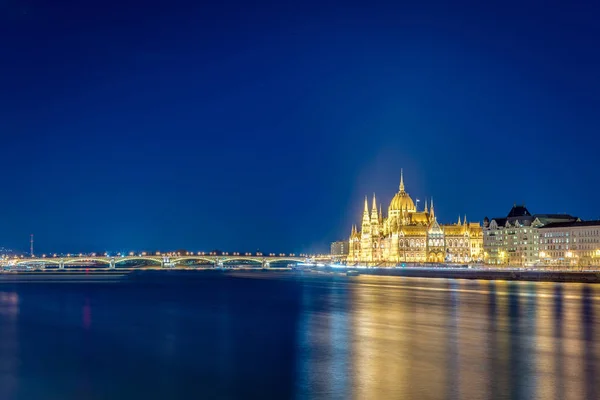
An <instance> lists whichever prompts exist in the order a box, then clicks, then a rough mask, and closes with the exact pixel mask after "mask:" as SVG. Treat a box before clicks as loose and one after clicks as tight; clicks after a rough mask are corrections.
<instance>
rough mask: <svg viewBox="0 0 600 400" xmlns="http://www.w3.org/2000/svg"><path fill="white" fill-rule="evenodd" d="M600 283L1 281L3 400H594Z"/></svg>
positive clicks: (232, 276)
mask: <svg viewBox="0 0 600 400" xmlns="http://www.w3.org/2000/svg"><path fill="white" fill-rule="evenodd" d="M599 321H600V286H599V285H585V284H558V283H534V282H526V283H521V282H503V281H462V280H445V279H417V278H401V277H374V276H360V277H351V278H348V277H343V276H338V277H331V276H317V275H297V274H291V273H289V274H282V273H262V272H252V273H249V272H246V273H241V272H240V273H229V274H213V273H207V272H199V273H191V274H190V273H185V274H177V273H173V272H171V273H160V274H143V273H142V274H140V275H138V276H137V277H136V278H132V279H125V280H119V279H117V278H115V279H110V280H108V281H103V282H88V281H84V282H60V281H58V282H57V281H53V282H48V281H44V280H40V281H36V282H23V283H19V282H15V281H12V282H11V281H5V280H0V399H27V400H29V399H60V400H68V399H77V400H81V399H115V400H116V399H133V398H143V399H155V398H156V399H165V398H167V399H190V398H206V399H210V398H231V399H234V398H261V399H266V398H269V399H271V398H272V399H305V398H327V399H350V398H356V399H384V398H385V399H388V398H389V399H391V398H405V399H509V398H510V399H544V400H546V399H595V398H599V396H600V390H599V388H598V387H597V386H600V385H598V378H600V345H598V341H599V340H600V333H599V332H600V322H599Z"/></svg>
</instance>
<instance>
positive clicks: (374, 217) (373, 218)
mask: <svg viewBox="0 0 600 400" xmlns="http://www.w3.org/2000/svg"><path fill="white" fill-rule="evenodd" d="M371 221H373V222H378V221H379V215H377V199H376V198H375V193H373V207H371Z"/></svg>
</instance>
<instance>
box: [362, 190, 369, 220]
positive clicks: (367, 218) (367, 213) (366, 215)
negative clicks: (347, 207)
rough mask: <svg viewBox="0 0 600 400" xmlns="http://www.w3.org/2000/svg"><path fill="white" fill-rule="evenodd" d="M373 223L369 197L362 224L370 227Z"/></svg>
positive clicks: (366, 201)
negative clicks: (370, 215) (370, 217)
mask: <svg viewBox="0 0 600 400" xmlns="http://www.w3.org/2000/svg"><path fill="white" fill-rule="evenodd" d="M370 223H371V221H370V220H369V201H368V200H367V196H365V210H364V211H363V220H362V224H363V226H364V225H369V224H370Z"/></svg>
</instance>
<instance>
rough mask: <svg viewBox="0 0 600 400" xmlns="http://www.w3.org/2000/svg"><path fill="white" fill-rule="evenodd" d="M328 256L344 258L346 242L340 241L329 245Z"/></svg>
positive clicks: (346, 250)
mask: <svg viewBox="0 0 600 400" xmlns="http://www.w3.org/2000/svg"><path fill="white" fill-rule="evenodd" d="M330 255H332V256H346V255H348V242H347V241H344V240H340V241H337V242H333V243H331V251H330Z"/></svg>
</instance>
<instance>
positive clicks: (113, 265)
mask: <svg viewBox="0 0 600 400" xmlns="http://www.w3.org/2000/svg"><path fill="white" fill-rule="evenodd" d="M108 268H110V269H115V268H117V263H116V261H115V259H114V258H111V259H110V263H109V265H108Z"/></svg>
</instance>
